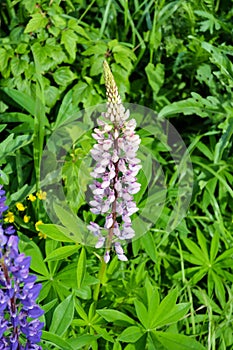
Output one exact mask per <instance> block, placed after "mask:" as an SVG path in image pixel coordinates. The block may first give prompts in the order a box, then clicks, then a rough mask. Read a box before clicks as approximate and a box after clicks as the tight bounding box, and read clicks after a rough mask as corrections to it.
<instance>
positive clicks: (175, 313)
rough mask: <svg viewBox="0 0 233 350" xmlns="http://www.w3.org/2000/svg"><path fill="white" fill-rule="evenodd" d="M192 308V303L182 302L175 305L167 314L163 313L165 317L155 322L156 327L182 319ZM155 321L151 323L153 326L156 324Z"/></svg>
mask: <svg viewBox="0 0 233 350" xmlns="http://www.w3.org/2000/svg"><path fill="white" fill-rule="evenodd" d="M189 308H190V303H180V304H177V305H175V306H174V307H173V308H172V309H171V310H170V312H169V313H168V314H167V315H163V318H162V319H160V320H159V325H158V321H156V322H155V324H156V325H157V326H156V327H162V326H165V325H168V324H171V323H176V322H178V321H179V320H180V319H182V318H183V317H184V316H185V315H186V314H187V312H188V310H189ZM155 324H154V323H151V327H152V328H153V327H154V326H155Z"/></svg>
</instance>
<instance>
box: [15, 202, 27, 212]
mask: <svg viewBox="0 0 233 350" xmlns="http://www.w3.org/2000/svg"><path fill="white" fill-rule="evenodd" d="M16 208H17V209H18V210H19V211H24V210H25V209H26V207H25V206H24V205H23V203H20V202H18V203H16Z"/></svg>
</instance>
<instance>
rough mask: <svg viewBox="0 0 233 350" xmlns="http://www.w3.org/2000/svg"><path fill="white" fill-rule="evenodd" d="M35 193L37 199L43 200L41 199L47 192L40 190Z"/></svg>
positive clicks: (44, 197)
mask: <svg viewBox="0 0 233 350" xmlns="http://www.w3.org/2000/svg"><path fill="white" fill-rule="evenodd" d="M36 195H37V197H38V198H39V199H41V200H43V199H46V195H47V193H46V192H45V191H41V190H40V191H39V192H37V193H36Z"/></svg>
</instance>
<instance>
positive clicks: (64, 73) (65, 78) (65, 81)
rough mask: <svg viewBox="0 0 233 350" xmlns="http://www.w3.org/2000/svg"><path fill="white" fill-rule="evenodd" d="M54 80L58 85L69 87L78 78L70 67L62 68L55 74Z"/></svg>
mask: <svg viewBox="0 0 233 350" xmlns="http://www.w3.org/2000/svg"><path fill="white" fill-rule="evenodd" d="M53 78H54V80H55V82H56V83H57V84H58V85H61V86H65V87H66V86H67V85H69V84H70V83H72V81H73V80H74V79H75V78H76V75H75V74H74V73H73V72H72V71H71V70H70V68H69V67H60V68H58V69H57V70H56V71H55V73H54V74H53Z"/></svg>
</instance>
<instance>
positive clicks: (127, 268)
mask: <svg viewBox="0 0 233 350" xmlns="http://www.w3.org/2000/svg"><path fill="white" fill-rule="evenodd" d="M0 5H1V6H0V13H1V29H0V135H1V143H0V167H1V170H0V172H1V182H2V183H4V186H5V189H6V190H7V194H8V204H9V206H10V210H12V211H14V210H15V209H14V205H15V203H16V202H18V201H22V202H23V201H26V197H27V196H28V195H29V194H30V193H34V192H35V191H36V190H39V187H40V186H39V179H40V161H41V156H42V151H43V148H44V145H45V143H46V140H47V139H48V138H49V137H50V135H51V134H52V133H53V132H54V131H56V130H57V129H58V128H59V126H60V125H62V124H63V123H64V122H65V121H66V120H67V118H69V116H72V115H73V114H75V113H77V111H78V110H81V109H83V108H88V107H90V106H95V105H97V104H100V103H104V102H105V88H104V81H103V76H102V63H103V60H104V59H105V58H106V59H107V60H108V62H109V64H110V66H111V69H112V72H113V74H114V76H115V79H116V82H117V85H118V87H119V91H120V94H121V96H122V99H123V101H126V102H130V103H137V104H140V105H143V106H146V107H149V108H151V109H153V110H155V111H156V112H157V113H158V115H159V116H160V117H165V118H168V119H169V120H170V122H171V123H172V124H173V125H174V126H175V127H176V129H177V130H178V132H179V133H180V135H181V136H182V138H183V140H184V141H185V143H186V146H187V147H188V149H189V152H190V155H191V160H192V163H193V168H194V177H195V178H194V188H193V196H192V201H191V205H190V208H189V211H188V213H187V216H186V218H185V219H184V220H183V221H182V222H181V223H180V225H179V226H178V227H177V228H176V230H174V231H173V232H171V233H170V234H169V235H168V234H166V232H165V227H166V220H168V218H169V215H170V205H171V203H172V201H173V193H172V191H168V198H167V204H166V208H165V210H164V211H163V215H162V216H161V218H160V220H159V221H158V222H157V223H156V225H155V226H154V227H152V228H151V229H150V230H149V231H148V233H147V234H146V235H145V236H143V237H142V238H141V239H139V240H138V241H136V243H133V244H132V245H129V247H128V254H127V255H128V257H129V262H128V263H120V262H119V261H117V259H116V258H113V260H112V262H111V263H110V264H109V266H108V267H107V270H106V271H105V272H103V273H102V274H101V273H99V275H98V271H99V270H100V268H99V260H98V257H96V256H95V255H94V249H91V248H85V247H82V246H81V245H80V244H78V243H77V242H74V241H72V240H69V238H68V235H67V234H66V232H65V233H64V230H63V232H61V231H59V228H58V227H57V226H55V225H51V224H49V220H48V218H47V216H46V213H45V211H44V210H43V208H42V207H41V205H39V204H38V203H37V204H35V205H34V207H33V206H32V207H29V208H28V210H29V214H30V215H31V217H34V219H35V220H39V219H42V220H43V221H44V222H46V223H47V225H44V227H43V228H42V231H43V232H44V233H46V234H47V235H48V238H47V239H46V240H45V241H38V238H37V236H36V231H35V228H34V227H33V226H32V225H31V226H30V224H28V225H27V224H25V223H24V222H23V221H22V219H21V218H20V216H18V217H17V218H16V226H17V229H18V232H19V234H20V235H21V249H22V250H23V251H25V252H26V254H28V255H31V256H32V270H33V271H34V272H36V273H37V274H38V278H39V280H40V281H42V283H43V289H42V293H41V295H40V300H39V301H40V303H41V305H42V306H43V308H44V309H45V311H46V313H45V318H44V321H45V323H46V326H45V330H44V333H43V341H42V346H43V348H44V349H54V348H56V349H58V348H59V349H63V350H65V349H71V350H72V349H113V350H121V349H126V350H135V349H140V350H141V349H149V350H153V349H155V350H164V349H170V350H171V349H172V350H176V349H178V350H181V349H185V350H186V349H208V350H212V349H218V350H230V349H233V337H232V329H233V314H232V301H233V288H232V282H233V275H232V267H233V259H232V258H233V230H232V229H233V223H232V207H233V199H232V197H233V189H232V182H233V172H232V170H233V163H232V160H233V157H232V133H233V102H232V101H233V92H232V87H233V64H232V55H233V47H232V34H233V21H232V18H233V6H232V5H233V2H232V1H230V0H225V1H223V0H222V1H221V0H217V1H215V0H190V1H183V0H176V1H165V0H158V1H154V0H152V1H149V0H148V1H138V0H129V1H125V0H118V1H117V0H108V1H103V0H92V1H90V2H89V1H84V0H83V1H82V0H76V1H75V0H67V1H59V0H51V1H43V0H39V1H35V0H15V1H10V0H1V2H0ZM148 140H149V141H150V142H149V143H148V144H149V146H148V147H150V149H151V150H152V152H155V153H156V154H157V157H158V158H159V159H160V162H161V163H162V164H163V169H164V171H165V176H166V178H167V181H168V186H170V187H171V188H172V186H173V177H172V174H173V166H174V164H173V163H172V162H171V160H170V159H168V158H167V156H166V154H165V153H164V150H161V149H159V148H154V147H155V145H154V143H153V137H152V135H150V137H148V139H147V142H148ZM145 142H146V141H145ZM92 144H93V140H92V139H91V136H90V134H89V135H86V138H84V139H82V140H81V141H80V143H79V144H78V145H76V147H75V149H74V150H73V152H71V153H70V154H69V156H67V158H66V161H65V166H64V173H63V181H64V188H65V191H66V193H67V196H68V198H69V200H70V203H71V206H72V207H73V209H74V210H75V211H76V212H78V211H79V212H78V213H79V215H81V216H82V218H83V219H84V220H86V221H89V220H90V219H91V217H90V213H89V212H88V209H87V208H86V207H85V203H83V202H82V201H81V199H80V201H78V204H77V197H78V195H79V193H80V191H81V189H80V188H79V187H78V185H77V183H76V182H75V178H76V176H77V175H78V173H79V168H80V162H79V159H81V158H82V157H83V156H85V155H86V154H87V153H88V152H89V150H90V147H91V145H92ZM86 178H88V174H86ZM71 179H72V180H73V181H72V182H71ZM69 180H70V181H69ZM83 181H84V182H83V187H84V188H85V186H86V185H87V181H86V180H85V178H84V180H83ZM16 216H17V215H16ZM61 216H62V214H61ZM29 238H33V240H30V239H29ZM95 253H99V252H95ZM100 272H101V270H100ZM99 281H100V282H101V286H100V284H99ZM98 288H100V290H98ZM65 316H66V317H65ZM166 316H167V317H166Z"/></svg>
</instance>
